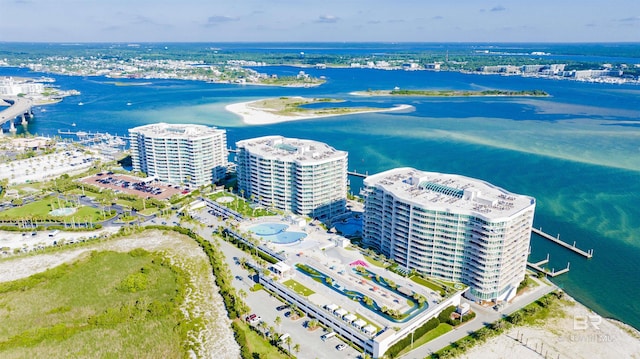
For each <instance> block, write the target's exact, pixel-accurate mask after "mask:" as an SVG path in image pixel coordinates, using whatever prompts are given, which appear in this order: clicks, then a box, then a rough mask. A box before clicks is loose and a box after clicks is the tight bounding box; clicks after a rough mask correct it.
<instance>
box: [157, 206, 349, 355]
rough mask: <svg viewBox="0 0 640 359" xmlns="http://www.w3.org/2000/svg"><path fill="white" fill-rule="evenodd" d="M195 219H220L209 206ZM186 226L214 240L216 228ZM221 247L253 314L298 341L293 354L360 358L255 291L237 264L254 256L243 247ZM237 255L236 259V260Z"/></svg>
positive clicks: (210, 222) (212, 222)
mask: <svg viewBox="0 0 640 359" xmlns="http://www.w3.org/2000/svg"><path fill="white" fill-rule="evenodd" d="M193 215H194V218H195V217H197V218H200V222H202V223H206V224H208V225H213V228H217V227H218V225H219V224H223V223H218V220H217V218H215V217H214V216H213V215H210V214H208V213H207V212H206V209H202V210H199V211H196V212H194V213H193ZM173 221H177V217H175V216H172V217H170V218H169V219H168V220H167V222H168V223H173ZM181 226H182V227H188V228H191V229H192V230H194V231H196V232H197V233H198V234H199V235H201V236H202V237H203V238H206V239H210V238H211V232H212V228H208V227H205V228H197V227H195V226H193V225H190V224H186V223H184V222H183V223H182V224H181ZM219 242H220V249H221V250H222V251H223V252H224V254H225V257H226V258H225V259H226V261H227V265H228V267H229V269H230V270H231V273H232V275H233V277H234V279H233V286H234V287H235V288H236V289H237V290H240V289H243V290H244V291H245V292H246V293H247V294H248V295H247V297H246V298H245V302H246V303H247V304H248V305H249V307H250V308H251V313H256V314H258V315H259V316H260V317H262V320H264V321H265V322H266V323H267V325H268V326H273V327H274V328H275V330H276V331H277V332H279V333H282V334H284V333H289V334H290V335H291V339H292V340H293V341H292V345H291V347H292V348H293V346H294V345H295V344H299V345H300V352H299V353H295V352H294V353H293V354H294V355H296V356H297V357H299V358H318V359H323V358H326V359H337V358H359V357H360V353H359V352H358V351H356V350H355V349H353V348H351V347H350V346H348V345H347V348H346V349H344V350H343V351H338V350H337V349H336V346H337V345H338V344H340V343H342V341H341V340H340V339H338V338H336V337H334V338H331V339H329V340H328V341H327V342H323V341H322V340H321V339H320V336H321V335H322V334H323V333H324V332H323V330H322V329H317V330H315V331H313V332H310V331H308V330H307V329H306V328H305V327H304V324H305V322H306V321H307V320H309V318H307V317H304V318H302V319H298V320H295V321H294V320H291V319H289V318H286V317H285V313H286V312H287V311H288V310H282V311H278V310H276V307H278V306H279V305H282V304H285V303H283V302H281V301H280V300H279V299H276V298H274V297H271V296H270V295H269V293H267V292H266V291H264V290H260V291H257V292H251V291H250V290H249V288H250V287H251V286H253V284H254V282H253V281H252V278H250V277H249V273H248V272H247V271H246V270H244V269H242V267H241V266H240V265H239V264H237V263H238V262H237V259H239V258H243V257H244V258H246V259H247V260H249V261H250V260H251V256H250V255H249V254H247V253H245V252H243V251H241V250H239V249H238V248H237V247H235V246H234V245H232V244H230V243H228V242H225V241H222V240H220V241H219ZM234 258H236V259H234ZM278 316H279V317H280V319H281V320H282V322H281V324H280V325H276V324H275V320H276V317H278Z"/></svg>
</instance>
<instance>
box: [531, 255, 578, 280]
mask: <svg viewBox="0 0 640 359" xmlns="http://www.w3.org/2000/svg"><path fill="white" fill-rule="evenodd" d="M547 263H549V255H548V254H547V259H543V260H541V261H540V262H536V263H531V262H527V266H528V267H530V268H533V269H535V270H536V271H538V272H540V273H544V274H546V275H547V276H549V277H552V278H553V277H557V276H559V275H560V274H565V273H567V272H569V267H570V266H571V263H570V262H569V263H567V268H564V269H561V270H559V271H557V272H556V270H555V268H551V271H549V270H548V269H546V268H543V267H542V266H543V265H545V264H547Z"/></svg>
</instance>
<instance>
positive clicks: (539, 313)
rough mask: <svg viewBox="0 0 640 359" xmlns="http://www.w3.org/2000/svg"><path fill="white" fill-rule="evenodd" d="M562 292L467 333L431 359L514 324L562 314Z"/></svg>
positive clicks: (464, 348)
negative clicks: (469, 333)
mask: <svg viewBox="0 0 640 359" xmlns="http://www.w3.org/2000/svg"><path fill="white" fill-rule="evenodd" d="M562 297H563V293H562V292H553V293H549V294H547V295H545V296H544V297H542V298H540V299H538V300H537V301H535V302H534V303H531V304H529V305H528V306H526V307H524V308H522V309H520V310H518V311H516V312H514V313H512V314H511V315H509V316H508V317H506V318H503V319H500V320H498V321H496V322H494V323H491V324H490V325H488V326H485V327H483V328H480V329H479V330H477V331H475V332H474V333H472V334H471V335H468V336H466V337H464V338H462V339H460V340H458V341H457V342H455V343H452V344H451V345H449V346H447V347H445V348H443V349H440V350H439V351H437V352H436V353H434V354H432V355H431V358H432V359H442V358H453V357H456V356H458V355H460V354H463V353H465V352H466V351H467V350H469V349H470V348H471V347H473V346H474V345H476V344H478V343H484V342H486V341H487V340H488V339H489V338H491V337H493V336H496V335H500V334H502V333H503V332H504V331H505V330H507V329H509V328H510V327H512V326H514V325H525V324H526V325H538V324H541V323H543V322H544V321H545V320H546V319H547V318H549V317H552V316H560V317H562V316H563V312H562V308H561V307H560V302H561V300H562Z"/></svg>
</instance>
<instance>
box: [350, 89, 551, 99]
mask: <svg viewBox="0 0 640 359" xmlns="http://www.w3.org/2000/svg"><path fill="white" fill-rule="evenodd" d="M349 94H350V95H354V96H370V97H375V96H398V97H412V96H419V97H549V94H548V93H546V92H545V91H541V90H530V91H505V90H484V91H467V90H374V91H353V92H350V93H349Z"/></svg>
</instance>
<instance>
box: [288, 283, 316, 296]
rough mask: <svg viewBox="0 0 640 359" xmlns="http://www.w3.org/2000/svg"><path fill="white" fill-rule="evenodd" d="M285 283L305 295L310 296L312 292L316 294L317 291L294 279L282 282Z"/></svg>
mask: <svg viewBox="0 0 640 359" xmlns="http://www.w3.org/2000/svg"><path fill="white" fill-rule="evenodd" d="M282 284H284V285H286V286H287V287H289V288H291V289H293V290H294V291H295V292H296V293H298V294H300V295H302V296H304V297H308V296H310V295H311V294H314V293H315V292H314V291H312V290H311V289H309V288H307V287H305V286H304V285H302V284H300V283H298V282H296V281H295V280H293V279H289V280H287V281H286V282H284V283H282Z"/></svg>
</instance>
